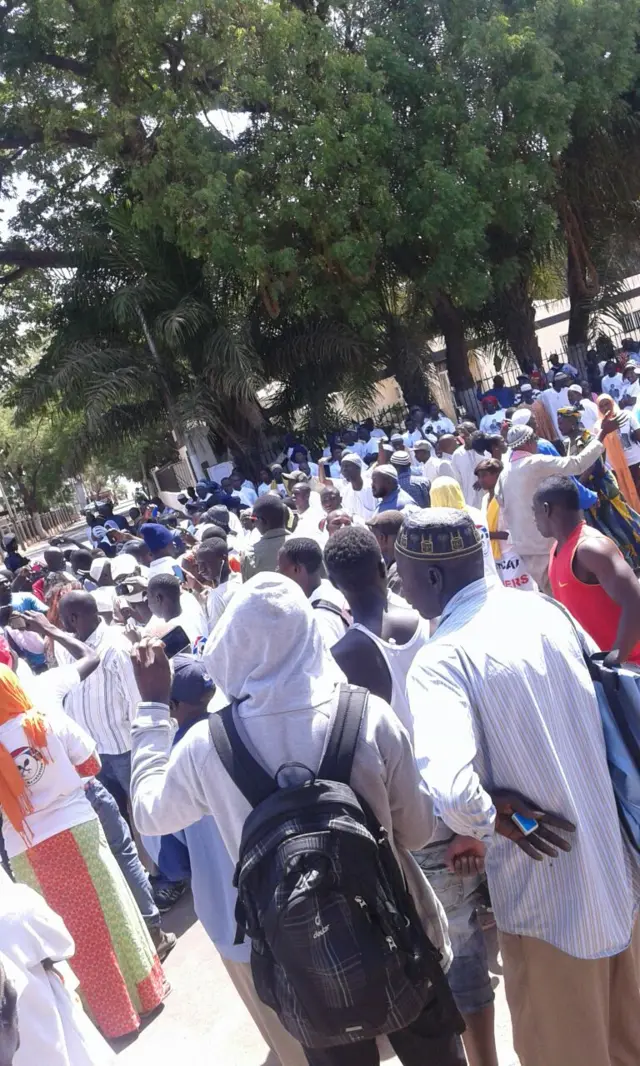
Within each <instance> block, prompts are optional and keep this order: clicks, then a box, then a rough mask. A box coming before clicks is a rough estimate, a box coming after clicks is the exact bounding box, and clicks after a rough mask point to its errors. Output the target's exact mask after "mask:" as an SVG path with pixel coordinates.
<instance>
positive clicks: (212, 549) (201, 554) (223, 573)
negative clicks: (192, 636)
mask: <svg viewBox="0 0 640 1066" xmlns="http://www.w3.org/2000/svg"><path fill="white" fill-rule="evenodd" d="M196 563H197V567H198V573H199V575H200V578H201V579H202V581H203V582H204V584H205V585H206V586H208V587H207V588H206V589H205V591H204V595H205V596H206V601H205V615H206V619H207V636H210V635H211V633H213V631H214V629H215V627H216V626H217V624H218V622H219V621H220V619H221V618H222V615H223V614H224V612H225V611H226V609H227V607H228V605H229V602H230V600H231V597H232V596H233V595H234V594H235V593H236V592H237V591H238V589H239V588H240V585H241V579H240V575H239V574H236V573H233V572H232V571H231V570H230V568H229V547H228V544H227V541H226V540H223V539H222V538H220V537H207V538H206V539H205V540H203V541H202V543H201V544H199V545H198V547H197V549H196Z"/></svg>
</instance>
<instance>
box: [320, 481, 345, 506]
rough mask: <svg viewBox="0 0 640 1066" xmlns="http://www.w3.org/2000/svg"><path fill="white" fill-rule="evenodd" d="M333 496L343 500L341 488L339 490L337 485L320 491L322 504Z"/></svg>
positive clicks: (326, 486) (328, 486)
mask: <svg viewBox="0 0 640 1066" xmlns="http://www.w3.org/2000/svg"><path fill="white" fill-rule="evenodd" d="M331 496H337V497H338V499H340V500H341V499H342V493H341V492H340V489H339V488H337V487H336V486H335V485H325V487H324V488H323V489H321V490H320V502H321V503H323V502H324V501H325V500H328V499H329V497H331Z"/></svg>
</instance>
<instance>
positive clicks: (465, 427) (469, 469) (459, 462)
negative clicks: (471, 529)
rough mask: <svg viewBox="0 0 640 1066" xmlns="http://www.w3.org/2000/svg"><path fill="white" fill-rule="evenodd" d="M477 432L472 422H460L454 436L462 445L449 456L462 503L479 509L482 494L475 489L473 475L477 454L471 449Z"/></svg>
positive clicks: (475, 482) (475, 481)
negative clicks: (460, 492) (458, 484)
mask: <svg viewBox="0 0 640 1066" xmlns="http://www.w3.org/2000/svg"><path fill="white" fill-rule="evenodd" d="M477 432H478V431H477V429H476V427H475V424H474V423H473V422H461V423H460V425H459V426H458V427H457V429H456V434H457V436H458V437H459V438H460V440H461V441H462V445H461V446H460V447H459V448H456V450H455V452H454V453H453V455H452V456H451V464H452V466H453V469H454V477H455V479H456V481H458V482H459V483H460V488H461V489H462V494H463V496H464V502H465V503H468V504H469V506H470V507H479V506H480V504H481V502H482V492H481V491H480V490H479V489H478V488H477V487H476V486H477V480H476V475H475V469H476V466H477V465H478V453H477V451H476V450H475V448H474V447H473V441H474V434H477ZM440 476H443V475H440Z"/></svg>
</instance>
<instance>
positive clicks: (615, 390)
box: [602, 373, 625, 400]
mask: <svg viewBox="0 0 640 1066" xmlns="http://www.w3.org/2000/svg"><path fill="white" fill-rule="evenodd" d="M624 384H625V381H624V378H623V376H622V374H619V373H618V374H611V375H609V374H606V375H605V376H604V377H603V379H602V391H603V392H604V393H606V394H607V396H610V397H611V399H612V400H619V399H620V397H621V396H622V395H623V389H624Z"/></svg>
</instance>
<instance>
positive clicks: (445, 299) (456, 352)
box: [433, 292, 473, 389]
mask: <svg viewBox="0 0 640 1066" xmlns="http://www.w3.org/2000/svg"><path fill="white" fill-rule="evenodd" d="M433 316H434V319H435V323H436V326H437V328H438V329H439V330H441V332H442V335H443V337H444V342H445V346H446V349H447V370H448V372H449V381H450V382H451V387H452V388H453V389H469V388H472V387H473V379H472V377H471V371H470V370H469V357H468V352H467V338H466V336H465V325H464V316H463V314H462V311H461V310H460V308H459V307H456V306H455V304H454V303H453V302H452V300H451V298H450V297H449V296H448V295H447V294H446V293H444V292H440V293H438V296H437V299H436V300H435V302H434V305H433Z"/></svg>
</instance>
